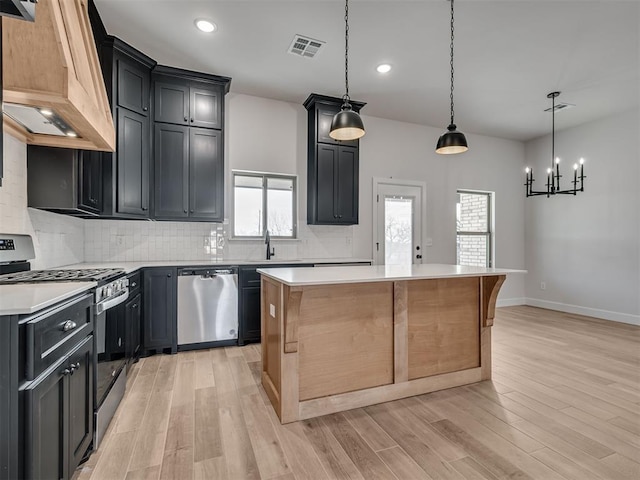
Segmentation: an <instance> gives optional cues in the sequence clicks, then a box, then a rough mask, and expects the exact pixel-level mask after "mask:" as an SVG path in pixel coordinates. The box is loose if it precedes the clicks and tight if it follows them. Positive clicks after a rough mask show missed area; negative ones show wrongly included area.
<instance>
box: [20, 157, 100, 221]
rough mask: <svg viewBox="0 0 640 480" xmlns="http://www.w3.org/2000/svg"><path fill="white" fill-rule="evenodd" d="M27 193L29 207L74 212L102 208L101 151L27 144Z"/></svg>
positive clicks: (86, 214)
mask: <svg viewBox="0 0 640 480" xmlns="http://www.w3.org/2000/svg"><path fill="white" fill-rule="evenodd" d="M27 172H28V175H27V197H28V205H29V206H30V207H33V208H39V209H42V210H50V211H53V212H58V213H65V214H69V215H76V216H84V217H89V216H95V215H98V214H99V213H100V212H101V210H102V152H96V151H82V150H74V149H69V148H54V147H42V146H36V145H29V146H28V147H27Z"/></svg>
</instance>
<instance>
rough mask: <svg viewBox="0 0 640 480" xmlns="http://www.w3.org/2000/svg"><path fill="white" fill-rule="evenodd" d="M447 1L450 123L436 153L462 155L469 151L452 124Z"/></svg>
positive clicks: (460, 133)
mask: <svg viewBox="0 0 640 480" xmlns="http://www.w3.org/2000/svg"><path fill="white" fill-rule="evenodd" d="M449 1H450V2H451V45H450V55H451V57H450V58H451V60H450V64H451V93H450V95H449V98H450V100H451V122H450V123H449V126H448V127H447V131H446V132H445V133H443V134H442V135H441V136H440V138H439V139H438V144H437V145H436V153H439V154H442V155H452V154H456V153H464V152H466V151H467V150H469V146H468V145H467V139H466V138H465V136H464V133H462V132H459V131H458V130H457V127H456V124H455V123H454V122H453V0H449Z"/></svg>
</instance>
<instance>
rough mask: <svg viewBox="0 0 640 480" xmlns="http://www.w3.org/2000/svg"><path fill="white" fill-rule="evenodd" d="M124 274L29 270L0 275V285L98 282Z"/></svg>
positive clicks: (114, 270) (95, 270)
mask: <svg viewBox="0 0 640 480" xmlns="http://www.w3.org/2000/svg"><path fill="white" fill-rule="evenodd" d="M122 274H124V269H123V268H81V269H75V270H30V271H26V272H17V273H9V274H6V275H0V284H5V285H6V284H12V283H42V282H82V281H84V282H91V281H93V282H99V281H102V280H106V279H108V278H111V277H114V276H116V275H122Z"/></svg>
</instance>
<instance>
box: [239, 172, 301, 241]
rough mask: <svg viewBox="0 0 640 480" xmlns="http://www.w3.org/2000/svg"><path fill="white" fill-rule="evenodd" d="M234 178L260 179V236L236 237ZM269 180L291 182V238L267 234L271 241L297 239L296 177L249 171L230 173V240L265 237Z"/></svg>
mask: <svg viewBox="0 0 640 480" xmlns="http://www.w3.org/2000/svg"><path fill="white" fill-rule="evenodd" d="M236 176H240V177H255V178H261V179H262V206H263V208H262V234H261V235H236V226H235V219H236V205H235V202H236V200H235V198H236V195H235V189H236ZM269 179H276V180H277V179H285V180H291V182H292V184H293V190H292V193H293V201H292V202H291V203H292V205H291V215H292V217H291V218H292V223H293V225H292V230H293V231H292V234H291V236H283V235H272V234H271V232H269V236H270V237H271V238H272V239H278V240H296V239H297V238H298V176H297V175H291V174H286V173H272V172H256V171H251V170H232V171H231V220H230V223H231V239H232V240H257V239H262V238H264V236H265V233H266V230H267V219H268V212H269V202H268V188H267V184H268V183H267V182H268V180H269Z"/></svg>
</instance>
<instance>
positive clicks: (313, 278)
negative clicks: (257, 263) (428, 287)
mask: <svg viewBox="0 0 640 480" xmlns="http://www.w3.org/2000/svg"><path fill="white" fill-rule="evenodd" d="M258 273H261V274H263V275H266V276H267V277H271V278H273V279H275V280H278V281H279V282H282V283H284V284H285V285H289V286H301V285H325V284H340V283H365V282H387V281H393V280H418V279H431V278H451V277H486V276H491V275H506V274H509V273H527V271H526V270H510V269H506V268H483V267H466V266H461V265H441V264H422V265H372V266H355V267H351V266H344V267H327V268H277V269H276V268H260V269H258Z"/></svg>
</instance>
